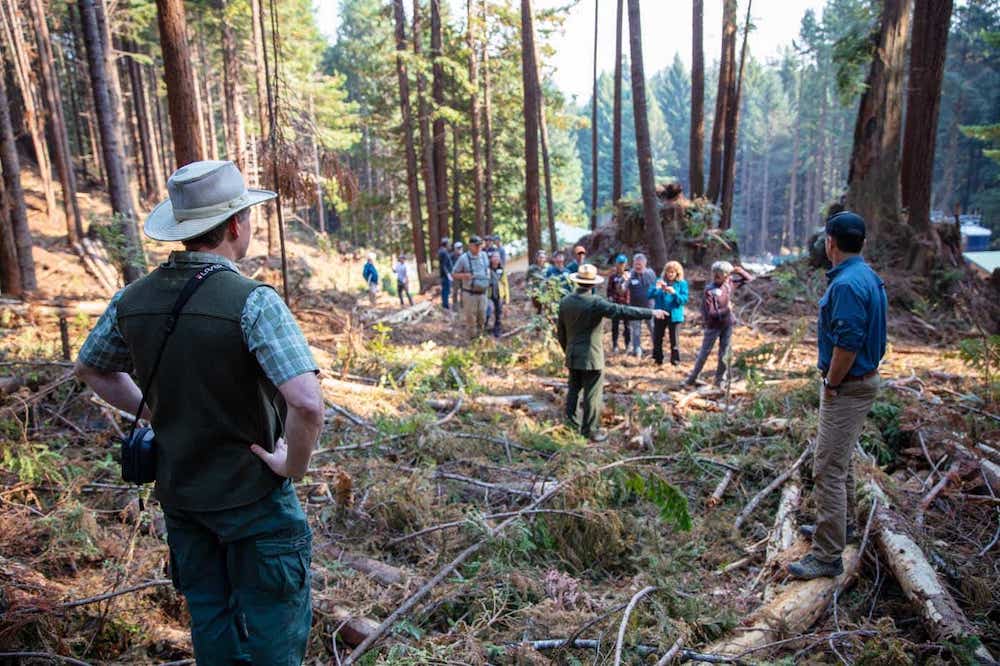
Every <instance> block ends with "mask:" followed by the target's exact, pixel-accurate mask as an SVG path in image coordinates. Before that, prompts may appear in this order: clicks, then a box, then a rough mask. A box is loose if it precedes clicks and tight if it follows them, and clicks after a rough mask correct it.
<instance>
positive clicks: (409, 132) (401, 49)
mask: <svg viewBox="0 0 1000 666" xmlns="http://www.w3.org/2000/svg"><path fill="white" fill-rule="evenodd" d="M392 7H393V14H394V16H395V19H396V77H397V78H398V79H399V114H400V118H401V119H402V128H401V129H402V134H403V148H404V150H405V151H406V193H407V197H408V198H409V203H410V231H411V234H412V237H413V251H414V254H415V258H416V262H417V278H418V279H419V281H420V291H421V293H423V291H424V290H425V289H427V286H428V274H427V252H426V248H425V246H424V223H423V220H421V219H420V189H419V186H418V184H417V178H418V175H417V151H416V148H414V146H413V120H412V116H413V114H412V113H411V111H410V77H409V74H407V71H406V63H405V61H404V60H403V58H404V57H405V56H406V52H407V50H408V49H407V44H406V14H405V12H404V11H403V0H393V1H392Z"/></svg>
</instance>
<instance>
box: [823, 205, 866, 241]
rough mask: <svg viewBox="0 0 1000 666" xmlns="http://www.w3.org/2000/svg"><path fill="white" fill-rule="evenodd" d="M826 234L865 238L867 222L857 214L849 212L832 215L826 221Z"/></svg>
mask: <svg viewBox="0 0 1000 666" xmlns="http://www.w3.org/2000/svg"><path fill="white" fill-rule="evenodd" d="M826 233H827V235H829V236H858V237H860V238H864V237H865V220H864V218H863V217H861V216H860V215H858V214H857V213H852V212H851V211H849V210H845V211H841V212H839V213H837V214H836V215H831V216H830V217H829V218H827V220H826Z"/></svg>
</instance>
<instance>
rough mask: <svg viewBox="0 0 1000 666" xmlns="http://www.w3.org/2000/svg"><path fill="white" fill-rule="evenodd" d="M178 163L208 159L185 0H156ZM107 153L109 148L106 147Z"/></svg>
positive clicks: (164, 72) (175, 155)
mask: <svg viewBox="0 0 1000 666" xmlns="http://www.w3.org/2000/svg"><path fill="white" fill-rule="evenodd" d="M156 16H157V21H158V24H159V27H160V49H161V50H162V52H163V74H164V79H166V82H167V108H168V109H169V110H170V129H171V131H172V133H173V138H174V159H176V161H177V164H176V166H178V167H180V166H184V165H185V164H189V163H191V162H196V161H198V160H201V159H204V158H205V156H204V153H203V152H202V144H201V119H200V118H199V117H198V106H197V104H196V97H195V84H194V72H192V70H191V50H190V49H189V48H188V39H187V27H186V24H187V19H186V18H185V14H184V1H183V0H156ZM105 153H107V151H105Z"/></svg>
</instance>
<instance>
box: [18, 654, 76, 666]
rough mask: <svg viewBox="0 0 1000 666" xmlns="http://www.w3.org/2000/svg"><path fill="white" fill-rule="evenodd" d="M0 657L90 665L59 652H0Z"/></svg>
mask: <svg viewBox="0 0 1000 666" xmlns="http://www.w3.org/2000/svg"><path fill="white" fill-rule="evenodd" d="M0 658H4V659H21V658H24V659H48V660H49V661H61V662H63V663H66V664H72V665H73V666H91V665H90V662H86V661H80V660H79V659H74V658H73V657H64V656H62V655H61V654H50V653H48V652H0Z"/></svg>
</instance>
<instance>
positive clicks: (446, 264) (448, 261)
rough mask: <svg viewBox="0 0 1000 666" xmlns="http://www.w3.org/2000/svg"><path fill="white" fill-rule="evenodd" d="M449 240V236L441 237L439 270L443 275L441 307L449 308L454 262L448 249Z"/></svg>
mask: <svg viewBox="0 0 1000 666" xmlns="http://www.w3.org/2000/svg"><path fill="white" fill-rule="evenodd" d="M448 246H449V242H448V239H447V238H442V239H441V247H440V248H439V249H438V272H439V274H440V275H441V307H443V308H444V309H445V310H447V309H449V308H448V297H449V296H451V281H452V277H451V272H452V269H453V268H454V262H453V261H452V258H451V252H449V251H448Z"/></svg>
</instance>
